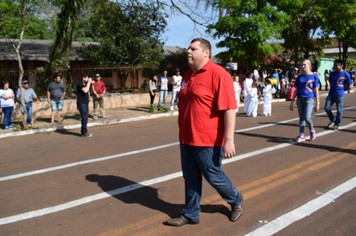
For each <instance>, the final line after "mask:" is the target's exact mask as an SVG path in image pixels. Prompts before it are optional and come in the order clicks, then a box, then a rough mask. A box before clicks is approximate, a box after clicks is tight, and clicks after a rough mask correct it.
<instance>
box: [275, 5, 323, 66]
mask: <svg viewBox="0 0 356 236" xmlns="http://www.w3.org/2000/svg"><path fill="white" fill-rule="evenodd" d="M324 2H325V0H287V1H286V0H273V4H274V6H276V9H277V10H279V11H281V12H283V13H285V14H286V15H287V16H288V17H289V21H288V22H286V23H287V25H288V27H287V28H286V29H284V30H283V31H282V36H283V39H284V43H283V47H284V48H285V49H287V50H290V51H292V52H293V54H294V56H293V59H294V60H295V62H296V63H298V61H299V54H303V58H304V59H309V57H310V56H313V57H314V58H315V59H317V58H318V56H319V55H323V50H322V48H323V47H324V46H325V45H326V44H327V43H330V39H329V36H328V34H327V33H326V32H324V31H322V30H321V27H322V25H323V24H324V22H325V21H326V20H327V16H326V15H324V14H323V11H324V9H325V8H326V7H327V6H326V5H325V4H324ZM318 32H319V33H318ZM317 36H319V37H317Z"/></svg>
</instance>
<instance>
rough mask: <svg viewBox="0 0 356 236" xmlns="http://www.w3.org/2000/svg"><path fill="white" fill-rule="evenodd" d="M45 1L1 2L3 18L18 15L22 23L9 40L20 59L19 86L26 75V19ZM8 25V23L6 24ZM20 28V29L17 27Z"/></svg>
mask: <svg viewBox="0 0 356 236" xmlns="http://www.w3.org/2000/svg"><path fill="white" fill-rule="evenodd" d="M42 3H43V2H42V1H41V0H18V1H6V0H2V1H1V2H0V7H1V9H5V11H6V12H5V11H4V12H1V14H0V16H1V19H4V18H6V17H7V16H11V17H13V16H17V17H18V18H19V20H20V25H19V34H17V35H14V36H16V37H15V38H14V39H9V38H8V40H9V41H11V43H12V46H13V48H14V50H15V52H16V56H17V61H18V65H19V80H18V84H19V88H22V78H23V75H24V69H23V66H22V60H21V54H20V51H21V45H22V41H23V39H24V35H25V31H26V28H27V26H28V25H27V24H26V23H27V22H28V21H26V19H28V18H29V17H30V16H31V15H32V14H33V13H34V12H35V9H36V7H38V6H39V5H41V4H42ZM5 25H6V24H5ZM15 30H18V29H15ZM5 36H7V37H9V36H10V35H5ZM20 94H21V99H20V102H21V106H22V107H23V109H24V116H23V121H22V125H23V127H24V128H25V127H27V126H26V119H27V109H26V106H25V101H24V99H23V92H22V89H20Z"/></svg>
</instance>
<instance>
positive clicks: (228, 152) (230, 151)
mask: <svg viewBox="0 0 356 236" xmlns="http://www.w3.org/2000/svg"><path fill="white" fill-rule="evenodd" d="M233 156H235V144H234V142H232V141H225V143H224V147H223V157H224V158H226V159H230V158H231V157H233Z"/></svg>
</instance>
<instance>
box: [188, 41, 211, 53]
mask: <svg viewBox="0 0 356 236" xmlns="http://www.w3.org/2000/svg"><path fill="white" fill-rule="evenodd" d="M195 42H200V47H201V48H202V49H204V50H206V49H208V50H209V58H211V44H210V42H209V41H208V40H206V39H203V38H195V39H193V40H192V41H191V42H190V44H192V43H195Z"/></svg>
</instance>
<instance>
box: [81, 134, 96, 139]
mask: <svg viewBox="0 0 356 236" xmlns="http://www.w3.org/2000/svg"><path fill="white" fill-rule="evenodd" d="M91 136H93V134H92V133H86V134H83V135H82V137H83V138H91Z"/></svg>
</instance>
